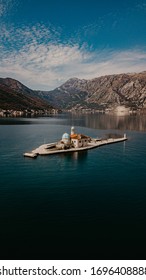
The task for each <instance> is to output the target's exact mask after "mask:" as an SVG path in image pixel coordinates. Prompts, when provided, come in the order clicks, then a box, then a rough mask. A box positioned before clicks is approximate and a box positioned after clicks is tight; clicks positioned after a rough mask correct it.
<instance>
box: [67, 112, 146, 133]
mask: <svg viewBox="0 0 146 280" xmlns="http://www.w3.org/2000/svg"><path fill="white" fill-rule="evenodd" d="M71 117H72V118H73V119H74V120H75V119H78V120H79V118H80V122H83V123H82V125H84V126H86V127H90V128H94V129H119V130H137V131H144V130H146V116H145V115H125V116H117V115H108V114H100V113H99V114H84V115H80V114H73V115H72V116H71Z"/></svg>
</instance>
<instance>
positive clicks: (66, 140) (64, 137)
mask: <svg viewBox="0 0 146 280" xmlns="http://www.w3.org/2000/svg"><path fill="white" fill-rule="evenodd" d="M61 142H63V143H64V144H70V143H71V142H70V135H69V134H68V133H66V132H65V133H64V134H63V135H62V140H61Z"/></svg>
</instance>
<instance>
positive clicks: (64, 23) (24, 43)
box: [0, 0, 146, 90]
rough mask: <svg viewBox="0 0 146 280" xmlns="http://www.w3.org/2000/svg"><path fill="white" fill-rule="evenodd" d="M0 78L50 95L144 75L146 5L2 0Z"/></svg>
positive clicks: (145, 1) (119, 0) (134, 0)
mask: <svg viewBox="0 0 146 280" xmlns="http://www.w3.org/2000/svg"><path fill="white" fill-rule="evenodd" d="M0 18H1V19H0V30H1V31H0V77H11V78H15V79H17V80H19V81H21V82H22V83H24V84H25V85H27V86H28V87H30V88H32V89H42V90H50V89H54V88H55V87H58V86H59V85H61V84H62V83H64V82H65V81H66V80H67V79H69V78H72V77H78V78H84V79H92V78H95V77H99V76H102V75H109V74H118V73H124V72H126V73H127V72H140V71H145V70H146V0H101V1H99V0H90V1H89V0H0Z"/></svg>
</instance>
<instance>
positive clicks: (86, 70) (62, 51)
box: [0, 24, 146, 90]
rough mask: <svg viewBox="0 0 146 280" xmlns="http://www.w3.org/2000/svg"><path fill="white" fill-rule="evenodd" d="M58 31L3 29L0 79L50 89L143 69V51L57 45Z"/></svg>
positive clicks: (145, 63) (43, 28) (30, 28)
mask: <svg viewBox="0 0 146 280" xmlns="http://www.w3.org/2000/svg"><path fill="white" fill-rule="evenodd" d="M60 32H61V31H59V30H56V29H54V27H53V26H49V27H46V26H44V25H40V24H38V25H36V26H32V27H25V26H24V27H22V28H19V29H15V28H14V27H11V28H9V29H8V28H7V27H6V26H3V33H2V34H3V35H2V38H1V40H0V43H1V46H2V47H1V49H0V55H1V64H0V76H1V77H6V76H7V77H8V76H9V77H12V78H15V79H17V80H19V81H21V82H22V83H24V84H25V85H27V86H29V87H30V88H33V89H42V90H43V89H44V90H50V89H54V88H55V87H57V86H59V85H60V84H62V83H64V82H65V81H66V80H67V79H69V78H71V77H78V78H84V79H91V78H94V77H98V76H102V75H108V74H116V73H124V72H140V71H144V70H146V67H145V65H146V51H145V50H140V49H136V50H127V51H126V50H125V51H119V52H118V51H116V52H114V51H111V50H104V51H103V50H98V51H95V50H94V51H93V50H92V49H88V48H87V46H86V45H82V46H80V45H79V44H78V43H72V42H64V43H61V42H60Z"/></svg>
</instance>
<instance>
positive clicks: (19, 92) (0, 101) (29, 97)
mask: <svg viewBox="0 0 146 280" xmlns="http://www.w3.org/2000/svg"><path fill="white" fill-rule="evenodd" d="M0 109H3V110H31V109H33V110H44V109H46V110H48V109H52V106H51V105H50V104H49V103H48V101H47V100H44V99H42V98H40V97H39V96H38V95H37V94H36V93H35V91H33V90H31V89H29V88H27V87H26V86H24V85H23V84H21V83H20V82H18V81H16V80H14V79H11V78H5V79H3V78H0Z"/></svg>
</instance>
